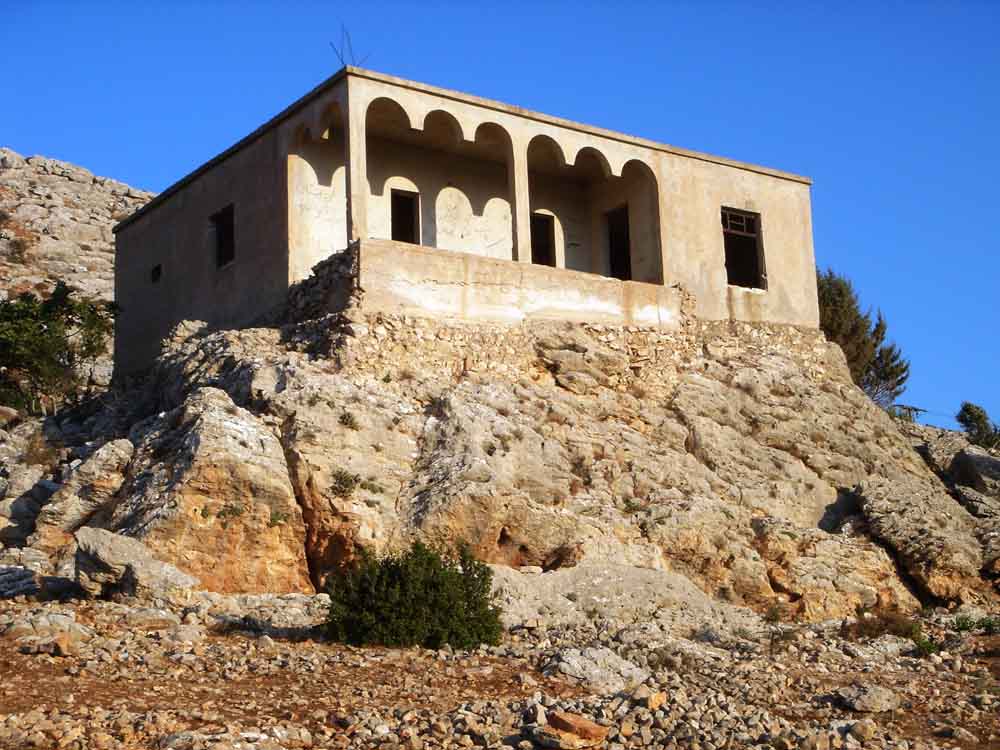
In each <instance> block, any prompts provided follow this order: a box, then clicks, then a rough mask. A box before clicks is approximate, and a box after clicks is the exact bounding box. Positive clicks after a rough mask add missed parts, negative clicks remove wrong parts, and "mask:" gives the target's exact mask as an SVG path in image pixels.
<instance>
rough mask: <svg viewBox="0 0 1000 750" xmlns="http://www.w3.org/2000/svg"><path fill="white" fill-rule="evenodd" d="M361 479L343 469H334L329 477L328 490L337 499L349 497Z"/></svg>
mask: <svg viewBox="0 0 1000 750" xmlns="http://www.w3.org/2000/svg"><path fill="white" fill-rule="evenodd" d="M360 481H361V477H360V476H358V475H357V474H352V473H351V472H349V471H345V470H344V469H335V470H334V472H333V474H332V475H331V477H330V490H331V491H332V492H333V494H334V495H337V496H338V497H350V496H351V495H352V494H354V490H355V489H356V488H357V486H358V483H359V482H360Z"/></svg>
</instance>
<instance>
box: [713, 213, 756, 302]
mask: <svg viewBox="0 0 1000 750" xmlns="http://www.w3.org/2000/svg"><path fill="white" fill-rule="evenodd" d="M721 220H722V244H723V257H724V260H726V261H728V259H729V256H730V252H728V250H727V247H726V246H727V236H729V235H733V236H736V237H749V238H752V239H753V240H754V245H755V248H756V264H757V268H756V274H755V276H756V283H755V284H753V285H751V286H746V285H745V284H736V283H733V280H732V272H731V271H730V264H729V263H728V262H726V263H725V266H726V283H727V284H728V285H729V286H735V287H738V288H740V289H760V290H761V291H767V264H766V263H765V260H764V228H763V225H762V222H761V215H760V213H758V212H756V211H744V210H741V209H739V208H729V207H728V206H723V207H722V211H721ZM748 227H749V228H748Z"/></svg>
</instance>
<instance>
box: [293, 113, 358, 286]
mask: <svg viewBox="0 0 1000 750" xmlns="http://www.w3.org/2000/svg"><path fill="white" fill-rule="evenodd" d="M345 161H346V160H345V158H344V142H343V136H342V134H340V133H336V132H334V133H332V134H331V137H330V138H327V139H319V140H309V141H308V142H306V143H303V144H302V145H301V146H300V147H299V148H298V149H297V150H296V153H293V154H290V155H289V157H288V246H289V256H288V259H289V263H290V280H291V281H292V282H293V283H294V282H296V281H301V280H302V279H304V278H307V277H308V276H309V273H310V271H311V270H312V267H313V266H314V265H316V264H317V263H319V262H320V261H321V260H323V259H324V258H328V257H329V256H330V255H331V254H333V253H336V252H340V251H342V250H343V249H344V248H345V247H347V183H346V177H345Z"/></svg>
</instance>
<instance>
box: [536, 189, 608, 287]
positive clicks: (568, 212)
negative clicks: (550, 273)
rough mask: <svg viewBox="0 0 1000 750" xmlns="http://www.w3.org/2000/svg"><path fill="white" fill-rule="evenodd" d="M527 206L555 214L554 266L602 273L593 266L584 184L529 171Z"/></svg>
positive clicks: (587, 205) (589, 216)
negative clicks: (528, 199) (528, 202)
mask: <svg viewBox="0 0 1000 750" xmlns="http://www.w3.org/2000/svg"><path fill="white" fill-rule="evenodd" d="M528 186H529V190H530V204H529V205H530V206H531V211H532V213H534V212H538V213H543V214H548V215H549V216H552V217H554V219H555V221H554V226H555V243H556V265H557V266H559V267H561V268H568V269H571V270H573V271H585V272H590V273H601V270H600V269H598V268H595V266H594V251H593V237H592V236H591V234H592V233H591V210H590V204H591V199H590V192H589V190H588V188H587V185H586V184H582V183H579V182H573V181H570V180H564V179H559V178H558V177H556V176H553V175H547V174H539V173H537V172H532V171H529V172H528Z"/></svg>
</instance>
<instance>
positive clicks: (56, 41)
mask: <svg viewBox="0 0 1000 750" xmlns="http://www.w3.org/2000/svg"><path fill="white" fill-rule="evenodd" d="M876 5H877V6H878V7H875V6H876ZM3 16H4V19H3V23H2V24H0V69H3V70H4V72H5V75H4V81H3V87H2V88H3V93H2V96H0V102H2V105H0V108H2V113H3V114H2V116H0V144H2V145H7V146H10V147H11V148H13V149H15V150H16V151H19V152H21V153H24V154H36V153H39V154H45V155H48V156H53V157H56V158H60V159H65V160H68V161H73V162H77V163H79V164H82V165H84V166H86V167H87V168H89V169H91V170H92V171H94V172H96V173H98V174H103V175H108V176H112V177H115V178H118V179H121V180H124V181H126V182H129V183H131V184H133V185H137V186H140V187H143V188H147V189H150V190H157V191H158V190H162V189H163V188H164V187H166V186H167V185H169V184H171V183H172V182H173V181H175V180H176V179H178V178H179V177H181V176H183V175H184V174H186V173H187V172H188V171H190V170H191V169H193V168H195V167H196V166H198V165H199V164H200V163H202V162H204V161H205V160H207V159H208V158H210V157H212V156H213V155H215V154H216V153H218V152H219V151H221V150H223V149H224V148H226V147H227V146H229V145H231V144H232V143H233V142H234V141H236V140H237V139H239V138H240V137H242V136H244V135H246V134H247V133H249V132H250V131H251V130H253V129H254V128H255V127H257V126H258V125H260V124H261V123H262V122H263V121H264V120H266V119H267V118H269V117H270V116H272V115H273V114H275V113H276V112H278V111H279V110H281V109H282V108H284V107H285V106H286V105H287V104H289V103H290V102H291V101H293V100H294V99H296V98H297V97H299V96H300V95H301V94H303V93H305V92H306V91H307V90H309V89H310V88H311V87H313V86H314V85H316V84H317V83H318V82H320V81H321V80H323V79H324V78H326V77H327V76H329V75H330V74H332V73H333V72H335V70H336V69H337V68H338V67H339V63H338V61H337V59H336V57H335V56H334V53H333V51H332V50H331V49H330V46H329V42H330V41H331V40H333V41H336V40H338V39H339V36H340V27H341V24H342V23H343V24H345V25H346V26H347V27H348V28H349V29H350V31H351V34H352V37H353V41H354V48H355V51H356V53H357V56H358V58H362V57H367V60H366V62H365V66H366V67H370V68H373V69H375V70H379V71H383V72H386V73H391V74H394V75H399V76H402V77H405V78H413V79H416V80H419V81H424V82H427V83H432V84H436V85H440V86H446V87H449V88H455V89H459V90H462V91H467V92H470V93H474V94H478V95H481V96H486V97H490V98H494V99H499V100H501V101H506V102H510V103H513V104H519V105H522V106H525V107H528V108H531V109H537V110H540V111H543V112H547V113H550V114H554V115H558V116H562V117H567V118H570V119H573V120H580V121H583V122H586V123H591V124H595V125H600V126H604V127H608V128H611V129H614V130H620V131H624V132H626V133H632V134H635V135H640V136H644V137H647V138H652V139H655V140H658V141H664V142H666V143H670V144H673V145H677V146H682V147H686V148H692V149H697V150H701V151H708V152H710V153H715V154H719V155H723V156H729V157H733V158H736V159H740V160H744V161H751V162H756V163H760V164H765V165H769V166H773V167H777V168H780V169H785V170H788V171H792V172H797V173H800V174H806V175H809V176H811V177H812V178H813V179H814V181H815V184H814V187H813V224H814V231H815V246H816V256H817V261H818V263H819V264H820V265H821V266H824V267H825V266H832V267H833V268H835V269H836V270H838V271H840V272H842V273H845V274H847V275H848V276H849V277H850V278H852V279H853V281H854V282H855V285H856V287H857V289H858V291H859V293H860V295H861V298H862V301H863V302H865V303H866V304H870V305H874V306H878V307H881V308H882V310H883V312H884V313H885V314H886V316H887V317H888V320H889V330H890V335H891V336H892V337H893V338H894V339H895V340H896V341H897V342H898V343H899V344H900V346H901V347H902V348H903V351H904V352H905V354H906V355H907V356H909V358H910V359H911V361H912V368H913V375H912V377H911V380H910V387H909V390H908V391H907V393H906V394H905V395H904V397H903V398H902V399H901V400H902V402H903V403H910V404H914V405H917V406H922V407H925V408H928V409H930V410H931V411H932V412H935V414H934V415H933V416H931V417H930V418H929V420H928V421H933V422H939V423H949V422H950V419H949V415H951V414H954V412H955V411H956V410H957V409H958V406H959V403H960V401H961V400H962V399H969V400H972V401H976V402H978V403H980V404H982V405H983V406H985V407H986V408H987V409H988V410H989V411H990V413H991V414H992V415H993V417H994V418H995V419H1000V394H998V387H997V383H998V380H1000V354H998V347H997V324H998V314H997V313H998V302H997V292H998V283H1000V279H998V269H1000V242H998V241H997V236H998V231H997V229H996V219H995V218H994V217H995V216H996V215H997V197H996V191H995V187H994V183H995V181H996V179H997V175H1000V144H998V143H997V141H998V136H1000V44H998V42H997V36H996V35H997V29H998V27H1000V3H998V2H996V0H993V1H992V2H983V3H954V2H939V3H934V4H931V3H924V2H908V3H885V4H881V3H879V4H876V3H829V2H828V3H822V4H820V3H788V2H782V3H774V4H767V3H763V2H755V3H743V4H739V5H736V4H731V5H730V4H721V3H701V2H692V3H684V4H668V3H635V4H630V3H627V2H615V3H610V2H609V3H587V2H573V3H544V2H530V3H517V2H503V3H497V2H490V3H482V4H477V3H476V2H465V3H462V4H459V3H451V2H449V3H443V2H442V3H435V2H406V3H386V4H383V3H378V2H357V1H355V2H350V3H343V2H325V3H294V2H284V3H280V4H279V3H273V4H266V3H254V2H244V3H186V2H176V1H175V2H169V3H168V2H163V3H152V2H149V3H147V2H142V3H136V2H129V3H121V4H114V3H84V2H73V3H55V2H31V3H28V2H8V3H6V4H5V7H4V10H3Z"/></svg>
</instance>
